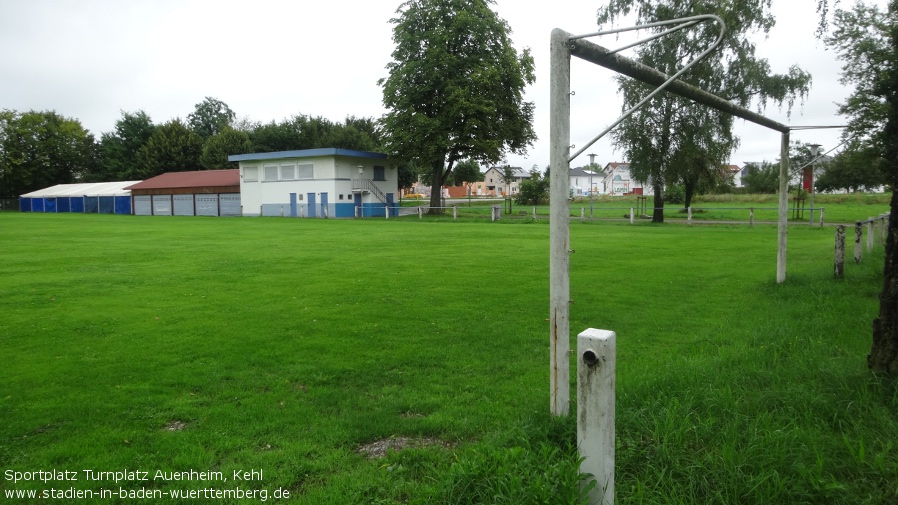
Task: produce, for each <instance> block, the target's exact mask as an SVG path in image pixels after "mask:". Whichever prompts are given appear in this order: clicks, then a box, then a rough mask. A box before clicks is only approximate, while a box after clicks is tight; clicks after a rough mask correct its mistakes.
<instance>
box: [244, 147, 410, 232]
mask: <svg viewBox="0 0 898 505" xmlns="http://www.w3.org/2000/svg"><path fill="white" fill-rule="evenodd" d="M228 161H236V162H238V163H239V166H240V169H239V170H240V194H241V196H242V199H243V215H245V216H297V217H299V216H303V217H353V216H356V215H357V214H356V212H359V213H360V214H361V215H363V216H373V215H379V216H383V215H384V213H385V210H384V208H385V207H388V208H390V209H391V210H390V212H391V213H392V214H394V215H395V213H396V212H397V210H398V209H397V207H396V203H395V201H396V200H397V199H396V195H397V194H398V192H399V179H398V173H397V172H398V171H397V170H396V168H395V167H393V166H392V165H391V164H390V163H389V161H388V160H387V155H386V154H381V153H372V152H367V151H354V150H350V149H337V148H324V149H304V150H299V151H280V152H272V153H254V154H237V155H231V156H228Z"/></svg>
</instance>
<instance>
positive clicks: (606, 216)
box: [398, 201, 826, 226]
mask: <svg viewBox="0 0 898 505" xmlns="http://www.w3.org/2000/svg"><path fill="white" fill-rule="evenodd" d="M655 210H656V209H653V208H646V207H642V208H638V207H635V206H630V207H626V206H588V205H582V206H580V205H578V206H574V205H572V206H571V208H570V218H571V221H572V222H574V221H578V220H579V221H582V222H591V221H620V222H630V223H632V224H637V223H644V222H649V221H651V220H652V218H653V216H652V214H653V213H654V212H655ZM660 210H661V212H662V213H663V216H664V220H665V222H682V223H684V224H689V225H691V224H745V225H749V226H753V225H755V224H762V223H763V224H775V223H777V222H778V220H779V208H778V207H771V206H758V207H689V208H686V209H683V208H682V207H679V208H677V207H664V208H663V209H660ZM434 211H436V212H434ZM825 215H826V209H825V208H823V207H819V208H812V209H807V208H805V209H801V212H800V213H798V212H793V210H792V209H790V216H789V220H790V222H791V223H793V224H794V223H801V222H805V223H807V224H809V225H818V226H824V225H825V223H826V221H825ZM398 217H400V218H402V219H416V220H421V221H426V220H431V221H446V220H452V221H491V222H509V221H511V222H548V220H549V207H547V206H526V205H516V204H510V203H509V202H508V201H506V202H504V203H503V204H497V205H483V204H479V205H477V204H475V205H470V204H465V203H462V204H459V205H446V206H441V207H436V206H430V205H416V206H407V207H400V208H399V212H398Z"/></svg>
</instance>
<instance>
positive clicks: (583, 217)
mask: <svg viewBox="0 0 898 505" xmlns="http://www.w3.org/2000/svg"><path fill="white" fill-rule="evenodd" d="M580 221H586V209H585V208H583V207H580Z"/></svg>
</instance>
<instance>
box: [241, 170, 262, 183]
mask: <svg viewBox="0 0 898 505" xmlns="http://www.w3.org/2000/svg"><path fill="white" fill-rule="evenodd" d="M258 180H259V167H243V182H256V181H258Z"/></svg>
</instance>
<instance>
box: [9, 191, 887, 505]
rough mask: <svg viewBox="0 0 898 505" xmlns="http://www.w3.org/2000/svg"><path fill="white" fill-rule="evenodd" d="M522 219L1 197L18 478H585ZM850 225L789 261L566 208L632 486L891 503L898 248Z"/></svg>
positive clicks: (766, 237) (367, 483)
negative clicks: (845, 234) (198, 213)
mask: <svg viewBox="0 0 898 505" xmlns="http://www.w3.org/2000/svg"><path fill="white" fill-rule="evenodd" d="M864 210H865V212H862V213H861V215H856V216H853V217H851V218H850V220H851V221H853V220H855V219H864V218H866V216H867V215H876V214H879V213H881V212H885V211H887V210H888V206H887V205H870V206H869V209H866V208H865V209H864ZM866 210H870V211H875V213H874V214H869V213H868V212H866ZM508 222H510V221H502V222H500V223H490V222H488V221H482V220H481V221H479V222H459V223H453V222H430V221H428V220H424V221H423V222H420V221H418V220H417V217H408V218H402V219H390V220H377V219H366V220H315V219H305V220H300V219H281V218H260V219H249V218H247V219H214V218H212V219H207V218H172V217H135V216H105V215H75V214H69V215H62V214H60V215H49V214H19V213H0V247H2V250H3V256H2V258H3V261H2V262H0V353H2V355H3V359H2V364H0V472H2V473H0V505H3V504H6V503H10V504H12V503H51V502H54V503H64V502H66V501H65V500H62V501H60V500H53V499H51V498H46V499H40V498H38V499H27V498H23V497H19V498H17V497H15V492H17V491H22V492H27V491H29V490H35V491H37V492H38V493H41V492H45V491H47V490H49V489H51V488H52V489H56V490H63V491H64V490H69V492H70V493H73V492H74V491H73V490H91V491H93V492H95V493H97V495H96V496H95V497H94V498H93V499H80V500H70V502H75V501H77V502H78V503H103V504H108V503H139V502H146V503H207V502H215V503H254V502H261V501H262V498H263V493H267V494H264V498H265V499H266V500H267V501H268V502H276V503H303V504H319V503H333V504H345V503H358V504H369V503H377V504H381V503H509V504H511V503H517V504H520V503H577V501H578V489H577V484H576V483H577V479H578V477H577V475H576V468H577V462H576V458H577V454H576V448H575V446H574V444H575V424H574V423H575V419H574V416H571V417H570V418H567V419H561V420H556V419H552V418H551V417H550V416H549V415H548V410H549V394H548V383H549V378H548V372H549V363H548V361H549V352H548V341H549V334H548V333H549V332H548V323H547V320H546V318H547V316H548V251H549V243H548V230H549V228H548V226H545V223H544V222H540V223H533V224H527V225H521V223H520V222H519V223H518V225H515V226H508V225H507V223H508ZM833 235H834V232H833V228H831V227H827V228H823V229H821V228H809V227H804V226H797V227H793V228H790V230H789V262H788V279H787V282H786V283H785V284H782V285H777V284H776V283H775V282H774V277H775V258H776V229H775V227H774V226H767V225H758V226H755V227H754V228H749V227H747V226H729V225H718V226H700V227H684V226H678V225H660V226H659V225H647V224H643V225H637V226H631V225H629V224H624V223H611V222H601V221H596V222H588V221H587V222H582V223H581V222H579V221H578V220H574V221H573V222H572V224H571V246H572V248H573V249H574V250H575V251H576V252H575V253H574V254H573V255H572V257H571V298H572V299H573V305H572V307H571V329H572V332H574V333H575V334H576V333H577V332H579V331H581V330H582V329H585V328H588V327H596V328H602V329H609V330H614V331H616V332H617V335H618V344H617V345H618V351H617V353H618V354H617V356H618V364H617V370H618V380H617V387H618V389H617V416H618V418H617V461H616V464H617V474H616V488H617V501H618V503H625V504H630V503H634V504H635V503H719V504H732V503H836V504H842V503H844V504H857V503H867V504H891V503H896V502H898V451H896V450H895V446H894V444H895V442H894V439H895V434H896V433H898V390H896V386H895V384H894V383H891V382H889V381H886V380H882V379H878V378H875V377H872V376H871V375H870V374H869V372H868V371H867V368H866V364H865V356H866V354H867V352H868V351H869V347H870V339H871V322H872V319H873V318H874V317H875V314H876V311H877V309H878V299H877V296H878V293H879V291H880V289H881V283H882V274H881V271H882V260H883V257H882V250H881V248H877V249H876V250H875V251H874V252H873V253H872V254H869V255H867V256H866V257H865V258H864V260H863V262H862V263H861V264H860V265H854V264H853V263H852V264H850V265H846V275H845V279H844V280H842V281H836V280H834V279H833V278H832V269H833V265H832V260H833ZM849 251H850V250H849ZM849 256H850V252H849ZM575 340H576V339H575V335H572V343H573V344H574V345H575ZM571 375H572V380H573V379H574V378H575V376H576V374H575V373H572V374H571ZM573 389H574V388H573V386H572V390H573ZM572 408H575V407H573V406H572ZM372 444H375V445H379V446H381V447H384V446H387V447H390V446H392V447H395V448H399V447H402V446H404V447H405V448H402V449H394V450H389V451H387V454H386V455H385V456H383V457H371V456H370V454H369V453H368V452H366V451H367V450H368V449H369V448H370V447H372ZM126 469H127V470H131V471H145V472H148V474H147V476H146V478H147V480H138V478H139V477H140V476H141V475H140V474H137V475H130V476H129V475H124V476H123V479H120V480H119V481H116V480H115V478H117V477H116V474H114V473H107V474H99V473H96V472H116V471H118V472H123V471H125V470H126ZM41 470H57V471H72V472H77V476H78V479H79V480H78V481H75V482H69V481H62V480H59V479H57V478H56V477H58V475H54V476H53V478H49V479H46V480H47V482H43V481H41V480H40V479H41V476H42V475H43V476H44V477H45V478H46V474H37V473H34V472H38V471H41ZM84 470H91V471H93V472H95V473H85V472H84ZM157 471H158V472H160V475H157V473H156V472H157ZM191 471H194V472H207V473H205V474H193V475H191V474H190V473H189V472H191ZM235 471H237V472H249V473H247V474H244V473H241V474H240V475H241V476H248V477H250V478H252V480H248V481H241V480H235V475H234V472H235ZM17 472H18V473H17ZM172 472H188V473H184V474H173V473H172ZM215 472H221V473H220V474H216V473H215ZM256 472H259V473H256ZM191 476H195V477H197V478H198V479H199V480H186V479H184V477H191ZM218 476H221V477H222V478H226V479H227V480H226V481H224V480H217V477H218ZM91 477H94V480H89V478H91ZM127 477H131V478H127ZM178 477H181V478H180V479H178ZM15 478H21V479H23V480H20V481H18V482H14V481H13V480H14V479H15ZM29 479H30V480H29ZM209 489H213V491H208V490H209ZM237 489H240V490H242V491H243V492H244V493H250V494H252V493H254V494H253V495H252V496H249V497H246V496H245V495H244V496H237V495H234V494H231V495H225V496H226V497H225V498H220V497H219V498H216V499H214V500H210V499H206V498H208V496H209V495H206V497H204V496H203V495H202V494H199V495H194V497H193V498H188V499H185V498H180V497H173V493H180V492H185V491H191V490H193V492H195V493H202V492H207V493H214V492H215V491H214V490H218V491H220V492H224V491H228V492H231V493H236V490H237ZM111 490H114V491H115V492H116V493H121V494H119V495H114V496H109V495H108V494H107V495H102V493H105V492H109V491H111ZM204 490H205V491H204ZM63 491H60V492H63ZM141 491H143V492H145V493H163V492H164V493H166V494H165V495H162V496H161V497H160V496H159V495H157V496H156V497H155V498H154V499H151V500H144V501H140V500H132V499H130V498H127V497H128V496H136V493H138V492H141ZM10 493H12V494H10ZM129 493H130V494H129ZM275 493H278V494H279V495H280V496H282V495H284V494H285V493H289V494H290V498H287V499H285V498H276V497H275ZM122 497H124V498H122Z"/></svg>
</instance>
